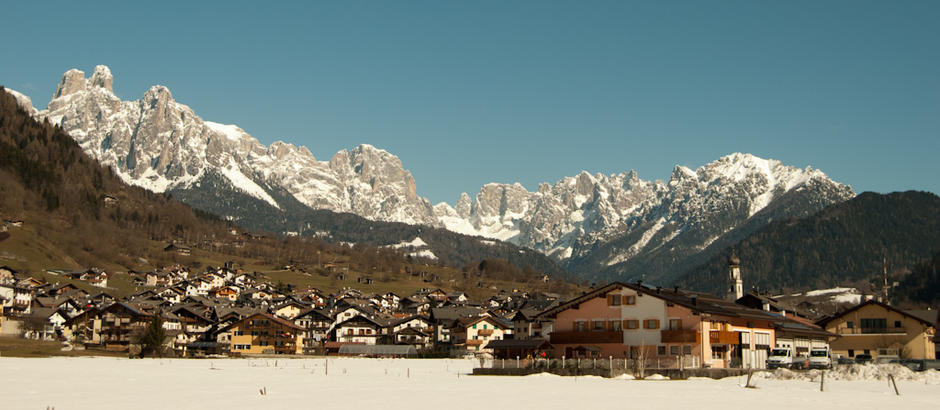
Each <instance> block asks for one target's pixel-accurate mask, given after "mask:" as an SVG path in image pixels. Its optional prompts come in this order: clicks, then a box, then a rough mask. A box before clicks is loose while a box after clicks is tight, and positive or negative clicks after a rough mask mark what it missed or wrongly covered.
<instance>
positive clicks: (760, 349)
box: [539, 282, 793, 368]
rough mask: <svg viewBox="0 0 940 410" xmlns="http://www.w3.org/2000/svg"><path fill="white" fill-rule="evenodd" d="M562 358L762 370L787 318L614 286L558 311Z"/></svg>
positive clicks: (549, 313) (698, 296)
mask: <svg viewBox="0 0 940 410" xmlns="http://www.w3.org/2000/svg"><path fill="white" fill-rule="evenodd" d="M539 318H547V319H554V328H553V331H552V332H551V333H550V334H549V342H550V343H551V345H552V346H553V348H554V355H555V356H556V357H561V356H565V357H567V358H573V357H603V358H607V357H609V356H613V357H616V358H631V359H639V358H643V359H644V360H645V361H647V363H648V364H650V365H654V366H655V365H656V364H657V363H658V364H659V366H663V367H679V366H681V367H751V368H762V367H764V364H765V359H766V357H767V352H768V351H769V350H770V348H772V347H773V346H774V342H775V341H774V335H775V331H776V328H777V327H778V326H780V325H783V324H792V323H793V321H792V320H791V319H788V318H786V317H785V316H783V315H780V314H775V313H772V312H767V311H763V310H760V309H752V308H749V307H746V306H742V305H739V304H736V303H734V302H732V301H728V300H725V299H722V298H718V297H716V296H712V295H707V294H702V293H697V292H691V291H684V290H680V289H678V288H675V289H662V288H655V289H654V288H649V287H645V286H642V285H641V284H639V283H636V284H628V283H621V282H614V283H611V284H609V285H607V286H604V287H601V288H598V289H596V290H594V291H592V292H589V293H586V294H584V295H582V296H580V297H577V298H575V299H572V300H570V301H568V302H566V303H563V304H561V305H559V306H557V307H555V308H552V309H548V310H546V311H544V312H542V313H541V314H540V315H539Z"/></svg>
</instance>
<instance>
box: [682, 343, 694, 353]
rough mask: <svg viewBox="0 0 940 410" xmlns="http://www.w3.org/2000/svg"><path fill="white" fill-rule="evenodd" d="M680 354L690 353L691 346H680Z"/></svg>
mask: <svg viewBox="0 0 940 410" xmlns="http://www.w3.org/2000/svg"><path fill="white" fill-rule="evenodd" d="M682 354H692V346H691V345H685V346H682Z"/></svg>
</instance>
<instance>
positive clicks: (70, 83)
mask: <svg viewBox="0 0 940 410" xmlns="http://www.w3.org/2000/svg"><path fill="white" fill-rule="evenodd" d="M79 91H85V72H84V71H81V70H78V69H75V68H73V69H71V70H69V71H66V72H65V74H63V75H62V80H61V81H59V86H58V87H56V90H55V94H53V96H52V98H53V99H56V98H61V97H65V96H67V95H70V94H74V93H77V92H79Z"/></svg>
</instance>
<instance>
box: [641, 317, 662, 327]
mask: <svg viewBox="0 0 940 410" xmlns="http://www.w3.org/2000/svg"><path fill="white" fill-rule="evenodd" d="M643 328H644V329H659V320H658V319H646V320H644V321H643Z"/></svg>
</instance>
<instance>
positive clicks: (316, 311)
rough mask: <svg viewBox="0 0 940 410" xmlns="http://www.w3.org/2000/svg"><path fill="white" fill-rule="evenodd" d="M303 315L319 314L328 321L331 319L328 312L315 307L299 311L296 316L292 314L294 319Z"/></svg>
mask: <svg viewBox="0 0 940 410" xmlns="http://www.w3.org/2000/svg"><path fill="white" fill-rule="evenodd" d="M305 316H320V318H321V319H324V320H326V321H329V322H332V321H333V318H332V317H330V314H329V313H327V312H326V311H324V310H320V309H317V308H310V309H307V310H304V311H302V312H300V313H299V314H297V316H294V320H297V319H300V318H302V317H305Z"/></svg>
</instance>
